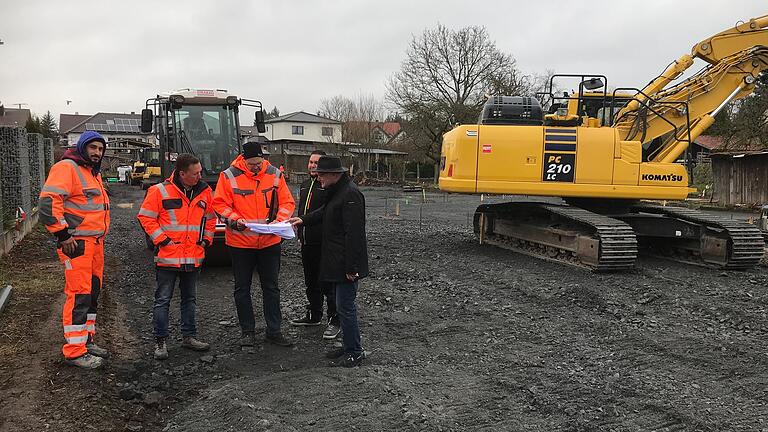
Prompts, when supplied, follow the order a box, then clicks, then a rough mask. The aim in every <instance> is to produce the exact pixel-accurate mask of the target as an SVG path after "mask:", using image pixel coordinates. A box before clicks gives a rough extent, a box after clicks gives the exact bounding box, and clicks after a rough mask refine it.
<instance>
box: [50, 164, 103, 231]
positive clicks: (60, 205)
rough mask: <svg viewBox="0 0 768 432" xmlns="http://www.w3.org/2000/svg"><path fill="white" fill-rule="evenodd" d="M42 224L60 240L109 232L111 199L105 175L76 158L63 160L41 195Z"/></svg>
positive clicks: (53, 172) (53, 170)
mask: <svg viewBox="0 0 768 432" xmlns="http://www.w3.org/2000/svg"><path fill="white" fill-rule="evenodd" d="M39 208H40V210H39V211H40V221H42V223H43V224H44V225H45V228H46V229H47V230H48V231H49V232H51V233H52V234H56V236H57V237H58V238H59V240H66V239H67V238H69V237H96V238H101V237H104V236H105V235H106V234H107V231H109V197H108V196H107V193H106V191H104V185H103V184H102V182H101V174H100V173H97V174H96V175H94V174H93V171H92V170H91V168H90V167H87V166H82V165H78V163H77V162H75V161H74V160H72V159H62V160H60V161H59V162H56V164H54V165H53V167H51V172H50V173H49V174H48V178H47V179H46V181H45V185H44V186H43V189H42V191H41V192H40V203H39Z"/></svg>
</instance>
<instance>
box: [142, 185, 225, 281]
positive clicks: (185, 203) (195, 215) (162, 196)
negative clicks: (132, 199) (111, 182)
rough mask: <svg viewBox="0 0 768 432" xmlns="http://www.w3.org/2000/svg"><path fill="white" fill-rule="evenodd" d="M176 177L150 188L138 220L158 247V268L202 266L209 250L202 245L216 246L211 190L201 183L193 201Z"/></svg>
mask: <svg viewBox="0 0 768 432" xmlns="http://www.w3.org/2000/svg"><path fill="white" fill-rule="evenodd" d="M173 176H174V174H171V177H170V178H168V179H167V180H166V181H164V182H162V183H158V184H156V185H154V186H152V187H150V188H149V190H148V191H147V196H146V197H145V198H144V202H143V203H142V204H141V209H140V210H139V214H138V215H137V216H136V217H137V219H139V222H140V223H141V227H142V228H144V231H146V233H147V235H149V237H150V238H151V239H152V243H154V244H155V246H157V247H158V250H157V254H156V255H155V263H156V264H157V265H158V266H160V267H176V268H181V267H183V266H187V267H189V266H192V267H199V266H200V265H202V263H203V258H205V247H204V246H203V245H202V244H198V243H199V242H201V240H207V241H208V244H211V243H213V231H214V229H215V228H216V215H215V214H214V212H213V208H212V206H211V200H212V197H211V188H210V187H209V186H208V185H207V184H205V182H202V181H201V182H200V183H198V185H197V186H195V188H194V192H193V195H192V200H190V199H189V198H187V196H186V195H185V194H184V192H183V191H182V190H181V189H179V187H178V186H177V185H176V184H175V183H174V181H173ZM204 218H205V220H203V219H204ZM201 234H202V235H201Z"/></svg>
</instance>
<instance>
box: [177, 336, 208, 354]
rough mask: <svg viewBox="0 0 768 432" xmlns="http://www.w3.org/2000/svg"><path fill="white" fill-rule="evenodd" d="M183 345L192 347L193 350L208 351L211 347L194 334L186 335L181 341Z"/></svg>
mask: <svg viewBox="0 0 768 432" xmlns="http://www.w3.org/2000/svg"><path fill="white" fill-rule="evenodd" d="M181 346H182V347H184V348H188V349H191V350H192V351H208V350H209V349H210V348H211V345H210V344H207V343H205V342H201V341H199V340H197V339H195V338H194V337H193V336H184V339H182V341H181Z"/></svg>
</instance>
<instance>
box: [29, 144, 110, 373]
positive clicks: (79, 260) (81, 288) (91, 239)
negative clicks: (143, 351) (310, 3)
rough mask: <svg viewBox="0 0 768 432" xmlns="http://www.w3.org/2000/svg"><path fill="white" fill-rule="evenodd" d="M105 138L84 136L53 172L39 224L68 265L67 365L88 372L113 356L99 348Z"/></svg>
mask: <svg viewBox="0 0 768 432" xmlns="http://www.w3.org/2000/svg"><path fill="white" fill-rule="evenodd" d="M104 143H105V141H104V138H103V137H102V136H101V135H99V134H98V133H96V132H93V131H86V132H84V133H83V134H82V135H80V139H79V140H78V142H77V147H76V148H74V149H69V150H67V152H66V153H64V156H62V158H61V160H60V161H59V162H57V163H56V164H55V165H53V167H52V168H51V172H50V173H49V174H48V179H46V181H45V185H44V186H43V189H42V191H41V192H40V204H39V214H40V221H41V222H42V223H43V224H44V225H45V227H46V229H48V231H49V232H51V233H52V234H53V235H55V236H56V239H57V240H58V242H57V249H58V255H59V259H60V260H61V262H62V264H64V280H65V283H64V294H66V300H65V302H64V310H63V313H62V325H63V326H64V338H65V339H66V343H65V344H64V347H63V348H62V352H63V353H64V358H65V361H66V363H68V364H71V365H74V366H79V367H82V368H86V369H95V368H97V367H99V366H101V365H102V363H103V361H104V360H103V359H104V358H106V357H108V356H109V352H108V351H107V350H106V349H104V348H101V347H99V346H98V345H96V343H95V342H94V340H93V337H94V335H95V333H96V306H97V304H98V298H99V291H101V284H102V281H103V274H104V236H106V235H107V231H108V230H109V198H108V197H107V193H106V192H105V191H104V186H103V184H102V182H101V174H100V173H99V171H100V169H101V158H102V156H103V154H104Z"/></svg>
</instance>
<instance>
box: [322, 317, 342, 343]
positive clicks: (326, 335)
mask: <svg viewBox="0 0 768 432" xmlns="http://www.w3.org/2000/svg"><path fill="white" fill-rule="evenodd" d="M339 333H341V327H340V326H339V323H338V322H334V320H332V319H329V320H328V326H327V327H326V328H325V331H324V332H323V339H336V336H338V335H339Z"/></svg>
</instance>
